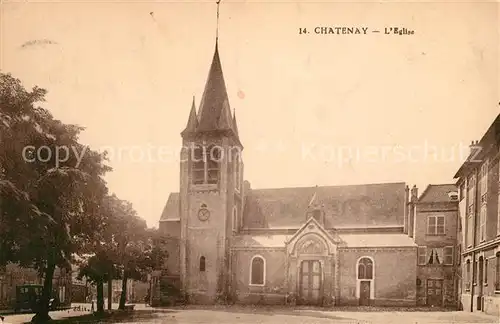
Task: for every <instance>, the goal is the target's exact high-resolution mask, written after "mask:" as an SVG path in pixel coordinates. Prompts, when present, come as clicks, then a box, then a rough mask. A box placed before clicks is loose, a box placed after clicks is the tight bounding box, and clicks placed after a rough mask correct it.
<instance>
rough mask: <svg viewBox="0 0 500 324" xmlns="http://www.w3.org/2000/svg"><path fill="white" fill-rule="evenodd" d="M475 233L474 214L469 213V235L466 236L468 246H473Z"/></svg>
mask: <svg viewBox="0 0 500 324" xmlns="http://www.w3.org/2000/svg"><path fill="white" fill-rule="evenodd" d="M473 235H474V224H473V218H472V214H469V215H468V216H467V237H466V239H467V240H466V242H467V246H468V247H471V246H472V239H473Z"/></svg>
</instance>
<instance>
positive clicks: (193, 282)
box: [179, 39, 243, 303]
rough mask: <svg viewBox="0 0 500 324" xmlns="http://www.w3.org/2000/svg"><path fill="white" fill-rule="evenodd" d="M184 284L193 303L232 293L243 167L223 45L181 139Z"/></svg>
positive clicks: (222, 297)
mask: <svg viewBox="0 0 500 324" xmlns="http://www.w3.org/2000/svg"><path fill="white" fill-rule="evenodd" d="M181 136H182V145H183V146H182V149H181V163H180V203H179V209H180V210H179V215H180V226H181V244H180V266H181V283H182V288H183V290H184V293H186V294H187V296H188V298H189V301H190V302H191V303H215V302H217V301H218V300H225V298H227V296H228V294H229V293H230V290H231V289H230V283H231V276H230V273H231V257H230V244H231V239H232V237H233V235H235V234H236V233H237V232H238V229H239V222H240V221H239V220H240V218H241V216H240V215H241V213H242V182H243V163H242V162H241V152H242V150H243V146H242V145H241V142H240V139H239V135H238V127H237V124H236V116H235V114H231V109H230V105H229V99H228V95H227V91H226V85H225V82H224V76H223V73H222V66H221V62H220V57H219V49H218V40H217V39H216V42H215V51H214V55H213V58H212V63H211V66H210V70H209V73H208V78H207V81H206V84H205V89H204V92H203V96H202V98H201V102H200V105H199V108H198V111H197V109H196V103H195V99H194V98H193V102H192V105H191V111H190V113H189V117H188V121H187V125H186V127H185V129H184V130H183V131H182V133H181Z"/></svg>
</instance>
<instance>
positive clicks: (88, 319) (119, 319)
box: [25, 309, 177, 324]
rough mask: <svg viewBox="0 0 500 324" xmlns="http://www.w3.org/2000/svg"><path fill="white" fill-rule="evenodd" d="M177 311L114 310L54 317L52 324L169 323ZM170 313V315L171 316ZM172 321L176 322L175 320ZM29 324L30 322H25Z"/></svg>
mask: <svg viewBox="0 0 500 324" xmlns="http://www.w3.org/2000/svg"><path fill="white" fill-rule="evenodd" d="M175 313H177V310H167V309H147V310H134V311H112V312H106V313H104V314H100V315H97V314H85V315H81V316H73V317H66V318H61V319H54V320H52V321H50V323H51V324H76V323H82V324H83V323H86V324H94V323H96V324H97V323H131V322H132V323H140V322H149V323H151V322H155V321H159V320H160V319H161V322H162V323H168V322H169V321H168V318H169V317H170V318H172V319H175V316H172V314H175ZM169 315H170V316H169ZM172 322H176V321H175V320H173V321H172ZM25 324H29V322H27V323H25Z"/></svg>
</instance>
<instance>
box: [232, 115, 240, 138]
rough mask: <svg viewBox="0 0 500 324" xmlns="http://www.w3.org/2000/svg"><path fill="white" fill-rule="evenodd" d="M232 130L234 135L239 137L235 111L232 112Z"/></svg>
mask: <svg viewBox="0 0 500 324" xmlns="http://www.w3.org/2000/svg"><path fill="white" fill-rule="evenodd" d="M233 131H234V135H236V137H238V138H239V136H240V135H239V134H238V123H237V122H236V111H234V112H233Z"/></svg>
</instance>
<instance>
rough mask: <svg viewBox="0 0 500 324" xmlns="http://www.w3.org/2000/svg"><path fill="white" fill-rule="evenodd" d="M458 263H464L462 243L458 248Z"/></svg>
mask: <svg viewBox="0 0 500 324" xmlns="http://www.w3.org/2000/svg"><path fill="white" fill-rule="evenodd" d="M457 264H462V245H458V249H457Z"/></svg>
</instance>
